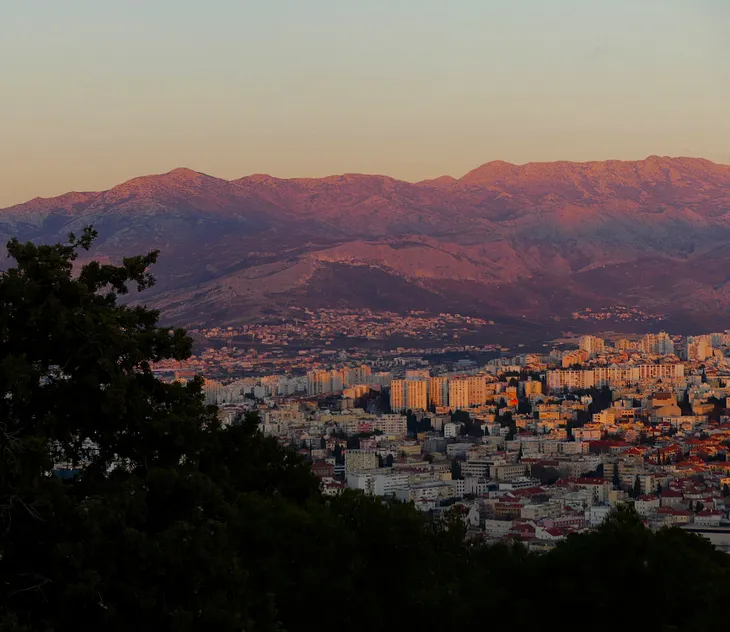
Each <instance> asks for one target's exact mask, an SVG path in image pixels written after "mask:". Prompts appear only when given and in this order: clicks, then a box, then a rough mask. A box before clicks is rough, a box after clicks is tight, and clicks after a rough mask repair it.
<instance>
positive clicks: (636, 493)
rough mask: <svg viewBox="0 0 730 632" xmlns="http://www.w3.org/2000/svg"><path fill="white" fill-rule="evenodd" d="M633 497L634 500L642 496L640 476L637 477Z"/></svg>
mask: <svg viewBox="0 0 730 632" xmlns="http://www.w3.org/2000/svg"><path fill="white" fill-rule="evenodd" d="M633 496H634V498H638V497H639V496H641V481H640V480H639V475H638V474H637V475H636V478H635V479H634V488H633Z"/></svg>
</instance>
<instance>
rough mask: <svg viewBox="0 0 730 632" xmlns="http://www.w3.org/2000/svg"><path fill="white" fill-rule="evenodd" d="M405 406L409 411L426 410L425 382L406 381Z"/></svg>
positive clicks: (426, 391) (426, 393) (426, 383)
mask: <svg viewBox="0 0 730 632" xmlns="http://www.w3.org/2000/svg"><path fill="white" fill-rule="evenodd" d="M406 404H407V406H408V408H409V409H410V410H426V409H427V408H428V382H427V381H426V380H423V379H422V380H406Z"/></svg>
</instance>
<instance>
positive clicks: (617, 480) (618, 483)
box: [611, 463, 621, 489]
mask: <svg viewBox="0 0 730 632" xmlns="http://www.w3.org/2000/svg"><path fill="white" fill-rule="evenodd" d="M611 482H612V483H613V487H614V489H620V488H621V477H620V476H619V473H618V463H614V464H613V475H612V476H611Z"/></svg>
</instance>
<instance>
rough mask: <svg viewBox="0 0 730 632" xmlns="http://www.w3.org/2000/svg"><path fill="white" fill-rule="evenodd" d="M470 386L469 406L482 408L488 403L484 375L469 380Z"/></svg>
mask: <svg viewBox="0 0 730 632" xmlns="http://www.w3.org/2000/svg"><path fill="white" fill-rule="evenodd" d="M467 383H468V384H469V405H470V406H481V405H482V404H483V403H484V402H486V401H487V382H486V380H485V379H484V376H483V375H474V376H472V377H469V378H467Z"/></svg>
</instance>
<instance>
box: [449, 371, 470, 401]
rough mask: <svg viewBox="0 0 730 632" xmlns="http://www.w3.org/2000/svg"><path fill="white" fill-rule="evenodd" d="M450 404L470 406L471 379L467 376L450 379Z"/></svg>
mask: <svg viewBox="0 0 730 632" xmlns="http://www.w3.org/2000/svg"><path fill="white" fill-rule="evenodd" d="M449 406H450V407H451V408H469V381H468V380H467V379H465V378H456V379H453V380H449Z"/></svg>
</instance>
